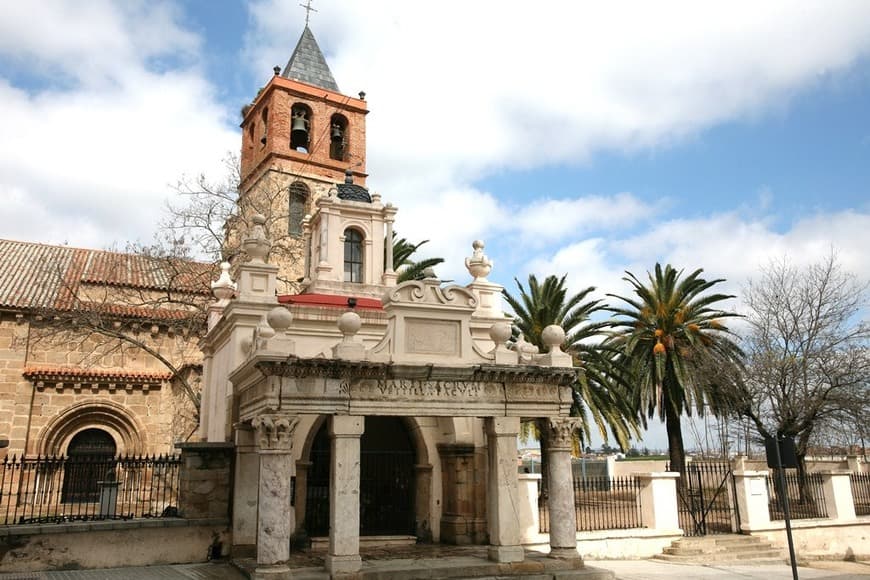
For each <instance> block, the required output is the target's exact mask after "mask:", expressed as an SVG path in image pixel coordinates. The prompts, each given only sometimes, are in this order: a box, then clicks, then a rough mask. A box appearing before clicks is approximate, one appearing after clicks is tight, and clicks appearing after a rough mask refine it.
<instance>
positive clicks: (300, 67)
mask: <svg viewBox="0 0 870 580" xmlns="http://www.w3.org/2000/svg"><path fill="white" fill-rule="evenodd" d="M281 76H282V77H284V78H287V79H293V80H297V81H301V82H303V83H307V84H309V85H314V86H315V87H320V88H323V89H329V90H330V91H335V92H340V91H339V90H338V85H337V84H336V83H335V79H334V78H333V77H332V72H331V71H330V70H329V65H328V64H326V58H324V56H323V53H322V52H320V47H319V46H318V45H317V41H316V40H314V34H312V33H311V29H310V28H308V25H307V24H306V25H305V30H303V31H302V36H301V37H299V42H298V43H297V44H296V48H295V49H294V50H293V55H292V56H291V57H290V60H289V61H287V66H286V67H284V72H283V73H281Z"/></svg>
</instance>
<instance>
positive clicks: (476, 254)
mask: <svg viewBox="0 0 870 580" xmlns="http://www.w3.org/2000/svg"><path fill="white" fill-rule="evenodd" d="M471 247H472V248H474V251H473V252H472V254H471V257H470V258H465V267H466V268H468V273H469V274H471V275H472V276H473V277H474V282H486V281H487V279H486V277H487V276H489V273H490V272H492V260H490V259H489V258H488V257H487V256H486V254H484V253H483V249H484V248H485V247H486V244H484V243H483V240H474V243H472V244H471Z"/></svg>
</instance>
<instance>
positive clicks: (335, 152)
mask: <svg viewBox="0 0 870 580" xmlns="http://www.w3.org/2000/svg"><path fill="white" fill-rule="evenodd" d="M346 152H347V119H345V118H344V116H342V115H339V114H337V113H336V114H335V115H333V116H332V119H330V126H329V156H330V157H331V158H332V159H335V160H336V161H344V160H345V154H346Z"/></svg>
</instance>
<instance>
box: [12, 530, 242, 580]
mask: <svg viewBox="0 0 870 580" xmlns="http://www.w3.org/2000/svg"><path fill="white" fill-rule="evenodd" d="M228 537H229V521H228V520H227V519H226V518H220V519H200V520H186V519H181V518H166V519H163V518H161V519H141V520H128V521H99V522H81V523H78V522H77V523H69V524H39V525H20V526H8V527H2V528H0V572H38V571H42V570H77V569H89V568H115V567H119V566H150V565H156V564H185V563H191V562H204V561H206V560H207V559H208V557H209V553H210V550H211V547H212V546H213V545H215V544H216V543H218V542H219V543H220V544H221V545H222V546H223V547H224V549H226V547H227V546H229V542H228Z"/></svg>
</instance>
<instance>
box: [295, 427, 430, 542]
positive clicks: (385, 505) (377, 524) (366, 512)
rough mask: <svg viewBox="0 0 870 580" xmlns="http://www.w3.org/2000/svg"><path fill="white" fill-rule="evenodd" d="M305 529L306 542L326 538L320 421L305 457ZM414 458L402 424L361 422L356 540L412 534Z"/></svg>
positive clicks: (325, 437)
mask: <svg viewBox="0 0 870 580" xmlns="http://www.w3.org/2000/svg"><path fill="white" fill-rule="evenodd" d="M309 458H310V461H311V466H310V467H309V470H308V477H307V489H306V491H307V493H306V507H305V529H306V532H307V534H308V535H309V536H315V537H316V536H326V535H328V534H329V481H330V477H329V475H330V474H329V465H330V442H329V426H328V423H327V421H324V422H323V424H322V425H321V426H320V429H319V430H318V431H317V435H315V437H314V441H313V443H312V446H311V453H310V455H309ZM416 462H417V453H416V451H415V448H414V442H413V440H412V438H411V434H410V433H409V432H408V429H407V427H406V425H405V421H404V420H403V419H402V418H399V417H366V418H365V430H364V431H363V434H362V436H361V437H360V535H361V536H398V535H403V536H410V535H414V534H415V527H416V518H415V498H416V490H415V486H416V481H415V480H416V468H415V466H416Z"/></svg>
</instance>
